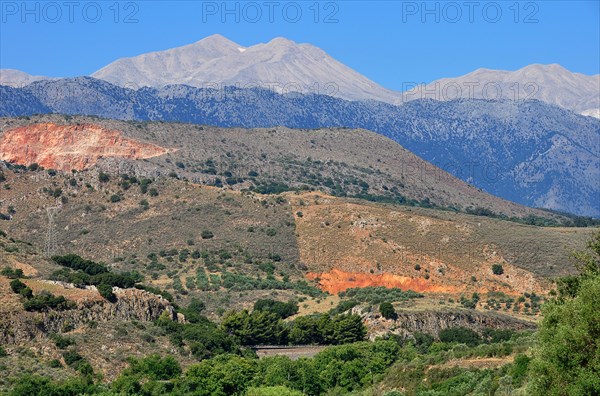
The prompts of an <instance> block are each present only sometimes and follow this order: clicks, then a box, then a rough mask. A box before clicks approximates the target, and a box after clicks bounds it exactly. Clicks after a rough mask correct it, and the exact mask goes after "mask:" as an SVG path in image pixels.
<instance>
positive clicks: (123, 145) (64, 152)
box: [0, 123, 169, 171]
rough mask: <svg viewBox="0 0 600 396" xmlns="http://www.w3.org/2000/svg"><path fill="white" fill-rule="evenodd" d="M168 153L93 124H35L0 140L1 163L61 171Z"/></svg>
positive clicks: (3, 136) (19, 129) (152, 145)
mask: <svg viewBox="0 0 600 396" xmlns="http://www.w3.org/2000/svg"><path fill="white" fill-rule="evenodd" d="M168 151H169V150H168V149H165V148H163V147H159V146H157V145H154V144H149V143H144V142H141V141H137V140H134V139H129V138H125V137H123V136H122V134H121V132H119V131H116V130H109V129H106V128H103V127H101V126H98V125H93V124H82V125H57V124H52V123H45V124H35V125H30V126H25V127H20V128H16V129H12V130H9V131H6V132H5V133H4V134H3V135H2V137H0V159H1V160H4V161H8V162H12V163H17V164H22V165H31V164H33V163H37V164H39V165H42V166H43V167H45V168H52V169H59V170H64V171H69V170H71V169H75V170H83V169H87V168H89V167H91V166H94V165H95V164H96V163H97V162H98V160H99V159H101V158H124V159H144V158H152V157H157V156H160V155H163V154H165V153H167V152H168Z"/></svg>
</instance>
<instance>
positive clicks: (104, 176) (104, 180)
mask: <svg viewBox="0 0 600 396" xmlns="http://www.w3.org/2000/svg"><path fill="white" fill-rule="evenodd" d="M98 180H99V181H100V182H102V183H108V182H109V181H110V176H109V175H108V174H106V173H104V172H100V173H99V174H98Z"/></svg>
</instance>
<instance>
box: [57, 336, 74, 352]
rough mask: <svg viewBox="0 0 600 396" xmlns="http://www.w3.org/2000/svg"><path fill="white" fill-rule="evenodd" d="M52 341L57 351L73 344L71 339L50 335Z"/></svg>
mask: <svg viewBox="0 0 600 396" xmlns="http://www.w3.org/2000/svg"><path fill="white" fill-rule="evenodd" d="M52 340H53V341H54V345H56V347H57V348H59V349H66V348H67V347H69V346H71V345H74V344H75V341H74V340H73V339H72V338H69V337H65V336H61V335H60V334H54V335H52Z"/></svg>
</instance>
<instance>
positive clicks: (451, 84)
mask: <svg viewBox="0 0 600 396" xmlns="http://www.w3.org/2000/svg"><path fill="white" fill-rule="evenodd" d="M91 77H94V78H97V79H101V80H105V81H108V82H110V83H112V84H115V85H118V86H120V87H124V88H131V89H135V90H137V89H140V88H143V87H152V88H163V87H165V86H169V85H189V86H191V87H195V88H215V89H222V88H224V87H226V86H237V87H238V88H255V87H260V88H267V89H271V90H273V91H275V92H277V93H289V92H300V93H303V94H321V95H328V96H334V97H338V98H342V99H346V100H353V101H364V100H377V101H381V102H386V103H391V104H396V105H398V104H402V103H406V102H409V101H412V100H415V99H435V100H439V101H447V100H453V99H459V98H462V99H490V100H501V99H508V100H519V101H520V100H529V99H537V100H540V101H543V102H546V103H550V104H554V105H557V106H560V107H563V108H565V109H568V110H572V111H575V112H577V113H580V114H583V115H586V116H593V117H597V118H599V117H600V74H596V75H593V76H588V75H585V74H580V73H573V72H571V71H569V70H567V69H565V68H564V67H562V66H560V65H558V64H551V65H540V64H534V65H529V66H526V67H523V68H522V69H519V70H517V71H504V70H491V69H478V70H475V71H474V72H471V73H469V74H466V75H464V76H461V77H456V78H443V79H440V80H436V81H433V82H431V83H429V84H423V85H418V86H414V87H413V86H411V83H410V76H403V77H402V78H403V79H404V80H403V81H398V83H404V87H405V88H406V89H409V90H408V91H407V92H404V93H401V92H398V91H393V90H389V89H386V88H384V87H382V86H381V85H379V84H377V83H375V82H373V81H371V80H369V79H368V78H367V77H365V76H363V75H362V74H360V73H358V72H357V71H355V70H353V69H351V68H350V67H348V66H346V65H344V64H342V63H341V62H339V61H337V60H335V59H334V58H332V57H331V56H329V55H328V54H327V53H326V52H324V51H323V50H321V49H320V48H318V47H315V46H314V45H311V44H299V43H296V42H294V41H291V40H288V39H286V38H283V37H278V38H275V39H273V40H271V41H269V42H268V43H260V44H256V45H253V46H250V47H244V46H242V45H240V44H237V43H235V42H233V41H231V40H229V39H227V38H225V37H223V36H221V35H218V34H215V35H212V36H209V37H206V38H204V39H202V40H200V41H197V42H195V43H192V44H189V45H184V46H182V47H177V48H172V49H167V50H164V51H157V52H149V53H145V54H141V55H138V56H134V57H131V58H122V59H118V60H116V61H114V62H112V63H110V64H109V65H107V66H105V67H103V68H101V69H100V70H98V71H96V72H95V73H93V74H92V75H91ZM44 79H48V77H41V76H31V75H29V74H27V73H24V72H21V71H18V70H13V69H1V70H0V85H9V86H12V87H21V86H24V85H27V84H30V83H32V82H35V81H39V80H44ZM418 83H419V82H415V84H413V85H416V84H418Z"/></svg>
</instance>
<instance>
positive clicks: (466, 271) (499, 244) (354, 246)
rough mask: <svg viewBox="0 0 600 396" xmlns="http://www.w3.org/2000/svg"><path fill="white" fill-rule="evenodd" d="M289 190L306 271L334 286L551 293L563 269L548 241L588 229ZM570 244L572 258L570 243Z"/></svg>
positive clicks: (565, 238)
mask: <svg viewBox="0 0 600 396" xmlns="http://www.w3.org/2000/svg"><path fill="white" fill-rule="evenodd" d="M288 198H289V199H290V201H291V203H292V206H293V210H294V213H295V216H296V235H297V239H298V247H299V250H300V259H301V261H302V262H303V263H304V265H305V266H306V267H307V277H308V278H309V279H312V280H318V281H319V285H320V287H321V288H322V289H323V290H326V291H328V292H330V293H339V292H341V291H344V290H346V289H348V288H354V287H366V286H385V287H389V288H391V287H398V288H401V289H404V290H407V289H412V290H414V291H418V292H428V293H444V294H461V293H465V292H468V293H471V292H478V293H488V292H503V293H506V294H510V295H520V294H523V293H526V292H535V293H539V294H544V293H546V292H547V291H548V290H550V288H551V287H552V283H551V282H550V281H549V280H548V273H549V272H550V271H556V269H555V267H554V265H553V264H550V262H549V261H550V257H549V256H548V255H547V253H549V252H551V251H552V248H550V249H546V247H545V246H544V247H543V246H542V245H541V244H542V243H545V242H542V241H544V240H545V239H546V238H551V239H555V238H558V240H560V241H561V242H558V244H559V245H563V246H566V245H567V244H570V242H569V240H570V239H571V238H576V239H579V238H580V237H583V234H581V235H576V234H574V233H573V232H570V231H565V230H564V229H559V228H541V227H531V226H522V225H517V224H514V223H509V222H506V221H500V220H496V219H486V218H481V217H475V216H468V215H462V214H456V213H448V212H446V213H444V212H440V211H434V210H424V209H420V208H419V209H415V208H410V207H402V206H391V205H380V204H372V203H366V202H360V201H355V200H348V199H343V198H336V197H330V196H326V195H323V194H315V193H307V194H301V195H296V194H294V195H292V194H290V195H288ZM507 227H508V228H510V229H511V230H510V232H508V230H505V228H507ZM584 231H585V230H579V232H584ZM522 235H526V236H527V238H532V239H531V240H529V239H526V238H523V237H522ZM538 244H540V245H539V246H538ZM556 246H558V245H557V244H556V243H555V246H554V249H556ZM521 249H522V250H523V252H521ZM564 250H565V251H564V256H563V260H564V262H568V258H567V255H568V251H569V250H568V248H565V249H564ZM544 251H545V252H546V256H544V254H542V252H544ZM532 252H539V253H540V254H539V255H537V254H536V255H533V254H531V253H532ZM522 253H523V255H521V254H522ZM553 260H554V259H553ZM559 260H560V259H559ZM559 262H560V261H559ZM493 264H500V265H502V268H503V271H504V273H503V274H501V275H495V274H493V272H492V269H491V268H492V265H493Z"/></svg>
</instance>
